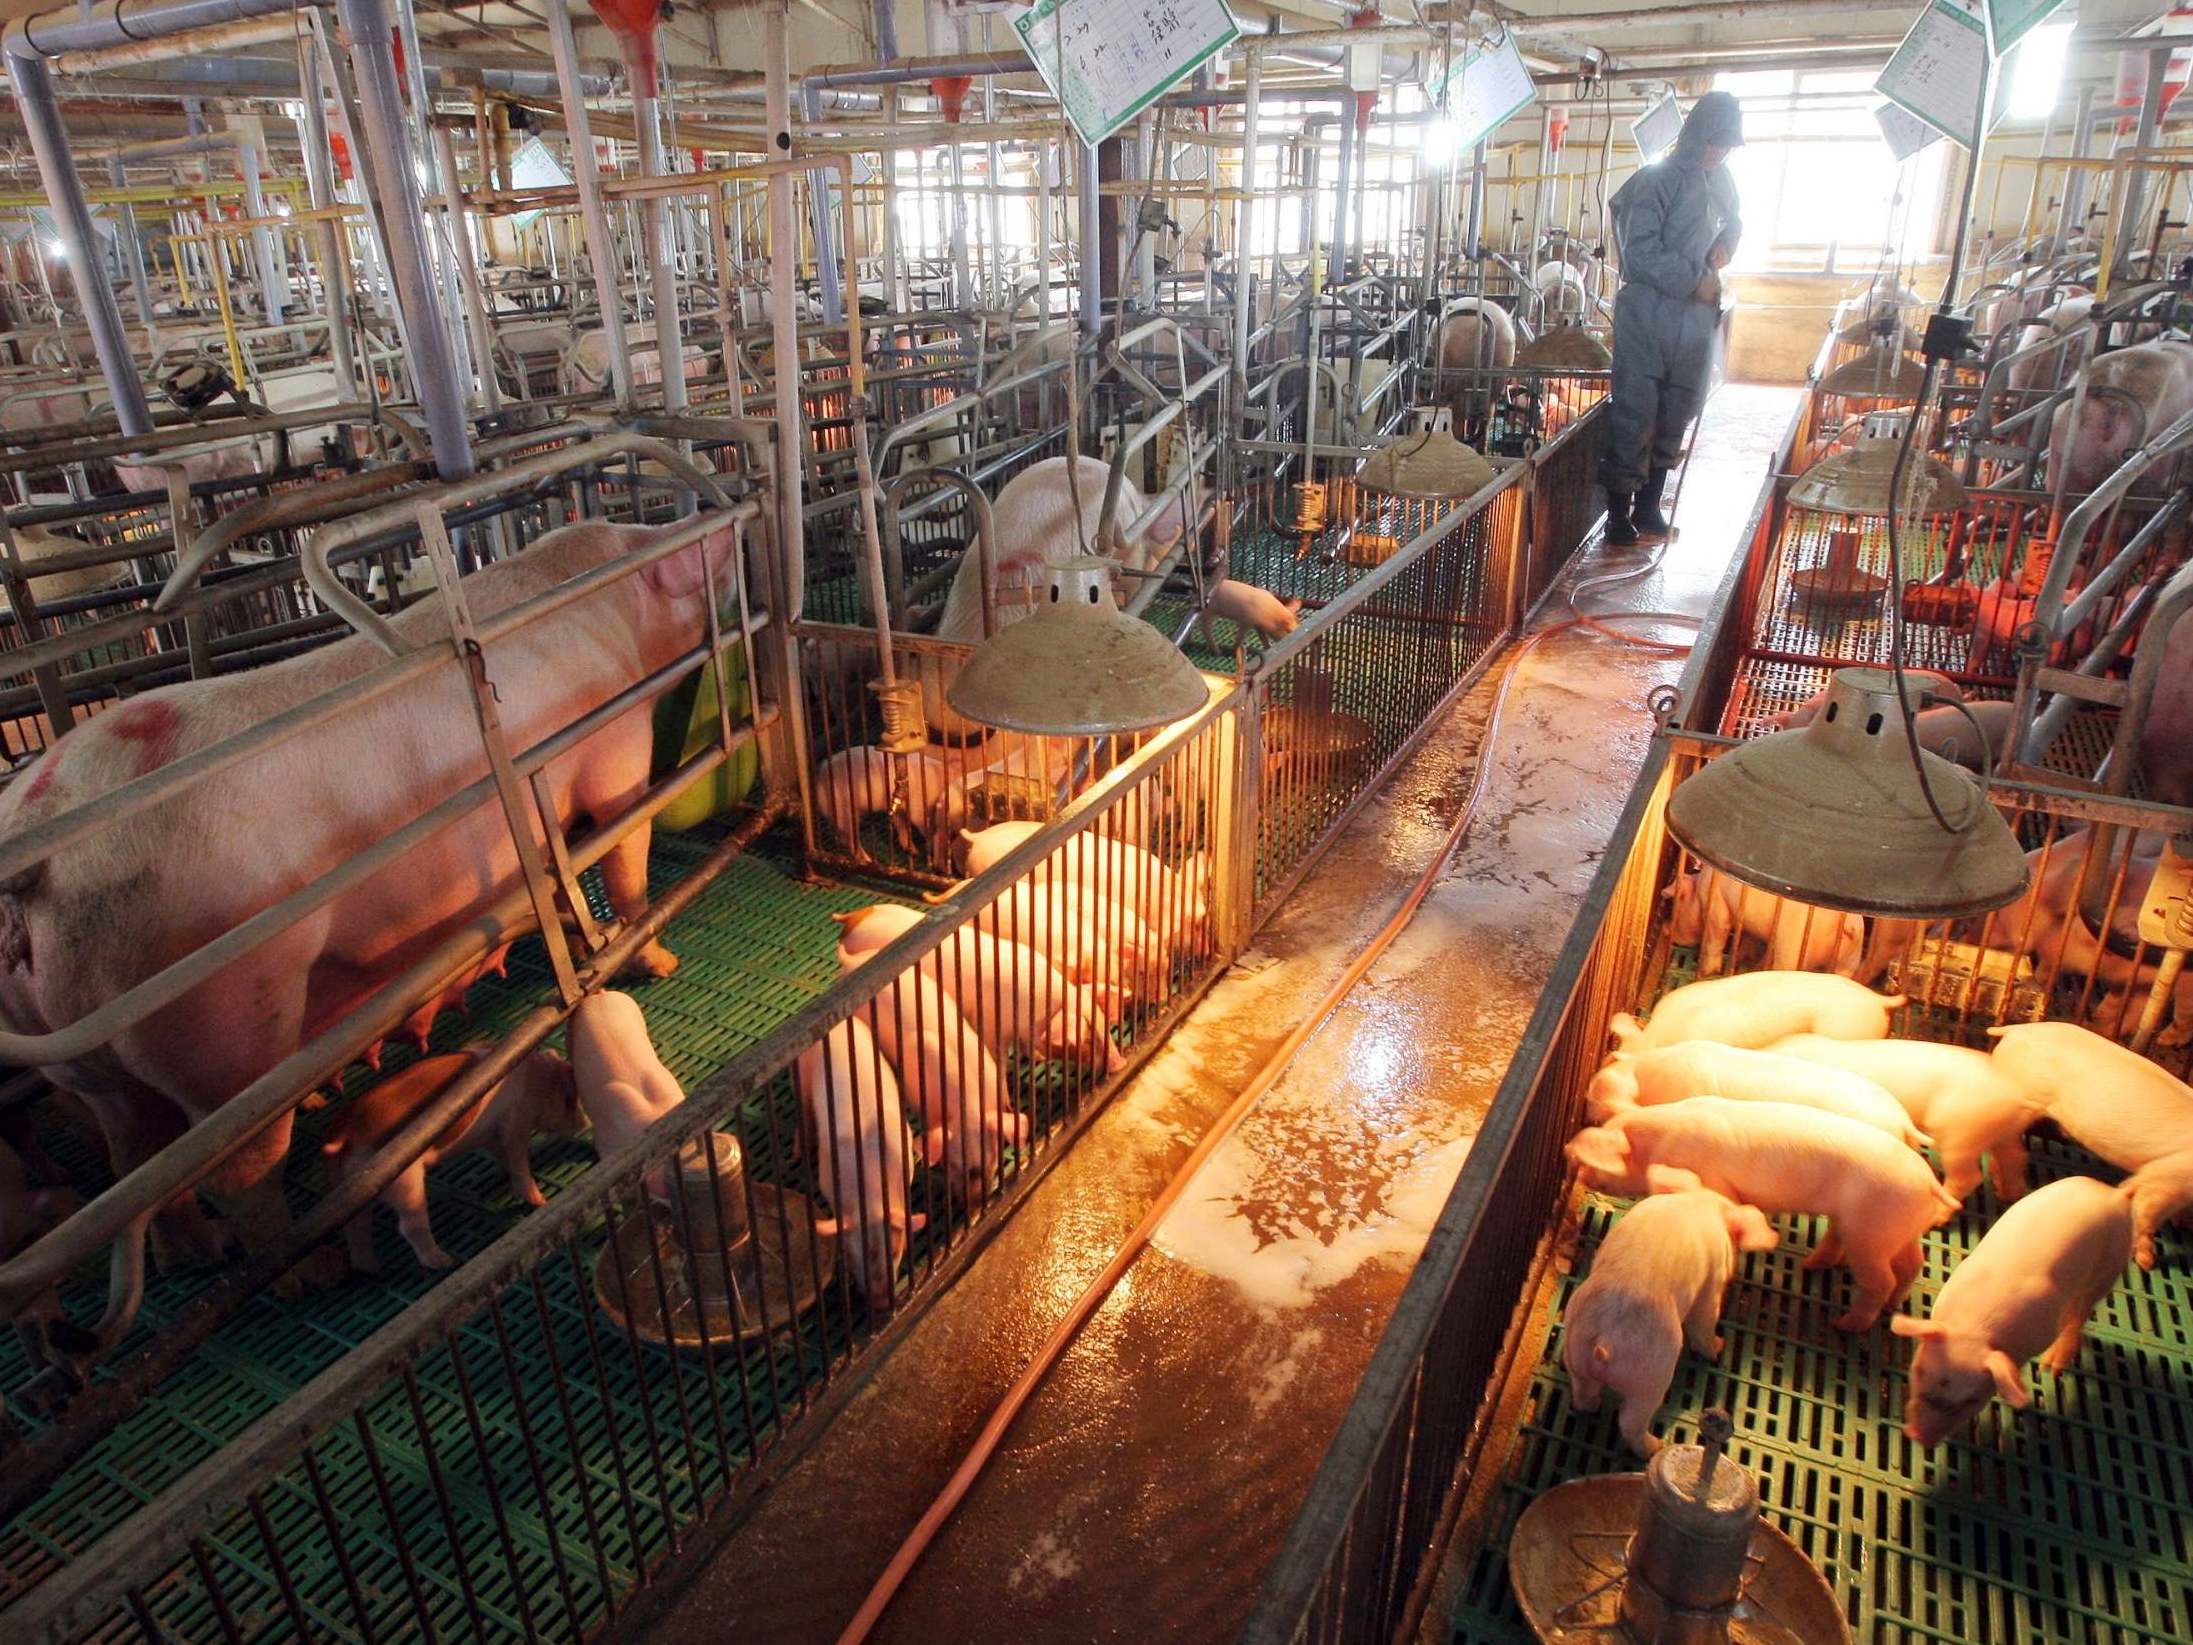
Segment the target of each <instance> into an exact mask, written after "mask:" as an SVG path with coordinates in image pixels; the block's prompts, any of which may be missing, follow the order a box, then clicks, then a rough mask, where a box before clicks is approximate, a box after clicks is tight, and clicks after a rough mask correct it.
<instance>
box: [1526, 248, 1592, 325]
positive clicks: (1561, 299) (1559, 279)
mask: <svg viewBox="0 0 2193 1645" xmlns="http://www.w3.org/2000/svg"><path fill="white" fill-rule="evenodd" d="M1531 289H1532V290H1533V291H1535V292H1537V293H1538V299H1539V302H1540V304H1541V305H1542V312H1543V314H1544V315H1545V320H1546V324H1548V325H1549V326H1550V325H1559V324H1561V323H1563V322H1564V321H1566V322H1569V323H1571V324H1573V323H1575V322H1577V321H1580V320H1582V319H1583V317H1584V306H1585V296H1584V277H1583V276H1582V275H1581V274H1579V273H1577V272H1576V270H1575V269H1573V268H1571V267H1570V266H1569V265H1568V264H1567V263H1563V262H1550V263H1540V264H1539V265H1538V271H1537V272H1536V273H1535V274H1533V275H1532V276H1531Z"/></svg>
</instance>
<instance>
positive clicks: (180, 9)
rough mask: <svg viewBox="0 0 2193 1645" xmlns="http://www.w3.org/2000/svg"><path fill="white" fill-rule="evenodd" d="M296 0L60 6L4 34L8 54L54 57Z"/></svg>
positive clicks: (289, 7) (289, 8) (278, 10)
mask: <svg viewBox="0 0 2193 1645" xmlns="http://www.w3.org/2000/svg"><path fill="white" fill-rule="evenodd" d="M295 10H296V5H295V0H110V3H108V4H106V5H102V6H98V7H96V8H91V7H83V6H73V5H70V6H57V7H55V8H54V9H53V10H52V11H42V12H37V13H35V14H33V15H31V16H29V17H19V18H17V19H16V20H15V21H14V22H12V23H10V24H9V25H8V26H7V30H6V33H5V34H4V35H0V50H4V51H5V52H6V54H7V55H8V56H9V57H23V58H54V57H60V56H62V55H63V54H65V53H69V52H89V51H101V50H105V49H107V48H110V47H115V46H128V45H137V44H143V43H145V42H149V41H152V40H158V39H164V38H168V37H171V36H174V35H178V34H186V33H189V32H191V31H193V30H196V29H208V28H216V27H219V26H221V25H223V24H227V23H236V22H241V21H243V20H245V19H247V18H255V17H271V16H274V15H277V14H281V15H284V16H287V15H289V14H291V13H293V12H294V11H295Z"/></svg>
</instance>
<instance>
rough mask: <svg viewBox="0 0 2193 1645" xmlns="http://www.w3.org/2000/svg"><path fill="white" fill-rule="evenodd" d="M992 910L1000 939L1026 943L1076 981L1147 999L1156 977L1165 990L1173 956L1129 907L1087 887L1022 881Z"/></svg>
mask: <svg viewBox="0 0 2193 1645" xmlns="http://www.w3.org/2000/svg"><path fill="white" fill-rule="evenodd" d="M991 906H992V908H993V909H994V910H995V912H996V919H997V930H998V935H1000V936H1001V937H1004V938H1006V939H1008V940H1009V941H1013V942H1020V943H1025V944H1026V945H1027V946H1028V947H1030V948H1033V949H1034V950H1035V951H1036V952H1037V953H1039V954H1041V955H1043V956H1044V957H1045V958H1047V959H1048V960H1050V962H1051V963H1052V964H1053V965H1055V966H1057V967H1058V968H1059V969H1060V970H1061V971H1063V972H1065V973H1066V975H1067V977H1068V978H1069V979H1070V980H1072V981H1074V982H1083V983H1093V984H1095V985H1097V986H1099V987H1109V988H1115V989H1117V990H1119V991H1120V994H1121V996H1122V997H1124V998H1141V997H1143V996H1144V995H1145V994H1146V993H1147V992H1149V991H1150V979H1151V978H1152V977H1153V975H1154V976H1155V977H1156V978H1157V979H1158V980H1157V982H1156V991H1157V992H1159V993H1162V992H1163V989H1164V984H1163V980H1162V979H1163V975H1164V972H1165V969H1166V967H1167V965H1168V964H1169V956H1168V954H1167V952H1166V950H1165V948H1164V947H1163V945H1162V944H1161V942H1160V941H1159V939H1158V937H1157V935H1156V934H1155V933H1154V932H1152V931H1151V930H1150V928H1149V927H1148V926H1147V925H1145V924H1144V923H1143V922H1142V920H1141V919H1140V918H1139V917H1138V916H1137V915H1136V914H1135V913H1134V911H1133V910H1132V909H1130V908H1128V907H1127V906H1126V904H1124V903H1121V902H1116V901H1114V900H1113V899H1111V898H1109V897H1104V896H1100V895H1099V894H1098V893H1097V892H1096V891H1095V890H1093V889H1092V888H1090V887H1088V886H1084V885H1076V884H1072V883H1070V882H1061V883H1059V884H1057V885H1050V884H1044V883H1036V884H1031V883H1029V881H1027V880H1020V881H1018V882H1016V883H1015V884H1014V885H1013V886H1012V888H1011V889H1010V890H1008V891H1007V892H1006V893H1005V895H1003V896H1001V897H1000V898H998V900H997V901H996V902H995V903H993V904H992V905H991Z"/></svg>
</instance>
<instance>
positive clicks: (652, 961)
mask: <svg viewBox="0 0 2193 1645" xmlns="http://www.w3.org/2000/svg"><path fill="white" fill-rule="evenodd" d="M677 968H678V956H677V955H675V954H673V953H671V952H670V950H669V949H667V948H665V947H663V945H662V944H661V943H659V942H651V943H649V944H648V945H647V946H646V947H645V948H643V949H641V950H640V951H639V952H638V953H637V954H634V955H633V956H632V957H631V958H630V959H629V960H627V961H625V966H624V970H623V971H622V972H621V973H619V974H620V975H621V976H623V977H624V978H625V979H626V980H627V981H631V980H633V979H643V980H644V979H646V978H649V977H653V978H656V979H657V980H660V979H661V978H663V977H667V976H669V975H670V973H671V972H673V971H675V970H677Z"/></svg>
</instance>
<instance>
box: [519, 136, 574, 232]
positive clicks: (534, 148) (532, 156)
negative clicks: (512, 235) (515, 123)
mask: <svg viewBox="0 0 2193 1645" xmlns="http://www.w3.org/2000/svg"><path fill="white" fill-rule="evenodd" d="M510 184H511V187H513V188H569V187H570V186H571V173H569V172H568V171H566V170H564V169H563V166H562V165H561V164H560V163H559V162H558V161H557V159H556V157H555V156H554V155H553V154H551V153H549V152H548V145H547V144H546V143H544V142H542V141H541V140H540V139H539V138H538V137H528V138H527V139H526V140H525V141H524V142H522V143H520V144H519V145H518V152H517V153H515V154H513V155H512V156H511V157H510ZM540 215H541V214H540V213H539V212H537V211H521V212H518V213H516V214H514V215H513V216H512V217H511V219H510V221H511V224H512V226H513V227H516V228H526V227H528V226H530V225H531V224H532V223H533V221H534V220H535V219H536V218H538V217H539V216H540Z"/></svg>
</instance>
